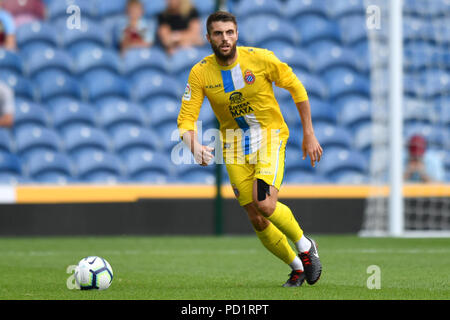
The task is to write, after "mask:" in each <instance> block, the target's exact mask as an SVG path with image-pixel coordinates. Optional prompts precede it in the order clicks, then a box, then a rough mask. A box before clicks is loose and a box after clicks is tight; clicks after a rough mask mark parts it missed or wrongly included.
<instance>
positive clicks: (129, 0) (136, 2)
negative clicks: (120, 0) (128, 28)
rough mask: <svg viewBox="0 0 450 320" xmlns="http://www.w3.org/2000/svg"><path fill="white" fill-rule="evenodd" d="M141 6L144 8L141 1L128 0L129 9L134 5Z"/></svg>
mask: <svg viewBox="0 0 450 320" xmlns="http://www.w3.org/2000/svg"><path fill="white" fill-rule="evenodd" d="M135 4H137V5H140V6H141V7H143V5H142V2H141V1H140V0H128V1H127V8H129V7H130V6H132V5H135Z"/></svg>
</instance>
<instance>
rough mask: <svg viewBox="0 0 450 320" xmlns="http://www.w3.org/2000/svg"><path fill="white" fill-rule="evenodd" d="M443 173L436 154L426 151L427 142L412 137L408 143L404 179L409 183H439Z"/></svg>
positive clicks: (418, 137) (441, 164)
mask: <svg viewBox="0 0 450 320" xmlns="http://www.w3.org/2000/svg"><path fill="white" fill-rule="evenodd" d="M444 177H445V171H444V165H443V161H442V159H441V157H440V155H439V153H438V152H436V151H433V150H427V141H426V140H425V138H424V137H423V136H421V135H414V136H412V137H411V138H410V140H409V142H408V159H407V164H406V170H405V174H404V178H405V180H407V181H410V182H426V183H428V182H441V181H444Z"/></svg>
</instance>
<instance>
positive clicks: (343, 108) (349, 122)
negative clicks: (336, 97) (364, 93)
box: [338, 96, 372, 131]
mask: <svg viewBox="0 0 450 320" xmlns="http://www.w3.org/2000/svg"><path fill="white" fill-rule="evenodd" d="M338 120H339V124H340V125H343V126H345V127H347V128H348V129H351V130H353V131H354V130H356V129H357V128H358V127H359V126H361V125H364V124H367V123H370V122H371V121H372V106H371V102H370V100H369V98H367V97H361V96H350V97H348V98H346V99H344V100H342V101H341V103H340V104H339V119H338Z"/></svg>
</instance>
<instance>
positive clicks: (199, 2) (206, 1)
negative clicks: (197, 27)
mask: <svg viewBox="0 0 450 320" xmlns="http://www.w3.org/2000/svg"><path fill="white" fill-rule="evenodd" d="M192 4H193V5H194V6H195V8H196V9H197V10H198V12H199V13H200V15H209V14H211V13H213V12H214V11H215V9H216V8H215V7H216V1H215V0H193V1H192Z"/></svg>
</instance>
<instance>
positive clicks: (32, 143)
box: [15, 125, 63, 157]
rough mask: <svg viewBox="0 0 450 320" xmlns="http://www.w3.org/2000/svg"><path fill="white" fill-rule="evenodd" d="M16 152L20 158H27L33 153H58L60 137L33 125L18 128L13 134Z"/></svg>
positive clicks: (51, 131)
mask: <svg viewBox="0 0 450 320" xmlns="http://www.w3.org/2000/svg"><path fill="white" fill-rule="evenodd" d="M15 141H16V150H17V153H18V154H19V155H20V156H24V157H27V156H28V155H29V154H31V153H33V152H43V151H60V150H61V149H62V146H63V145H62V141H61V138H60V136H59V135H58V134H57V133H56V132H55V131H53V130H51V129H49V128H43V127H37V126H34V125H30V126H26V127H23V128H20V130H17V131H16V133H15Z"/></svg>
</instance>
